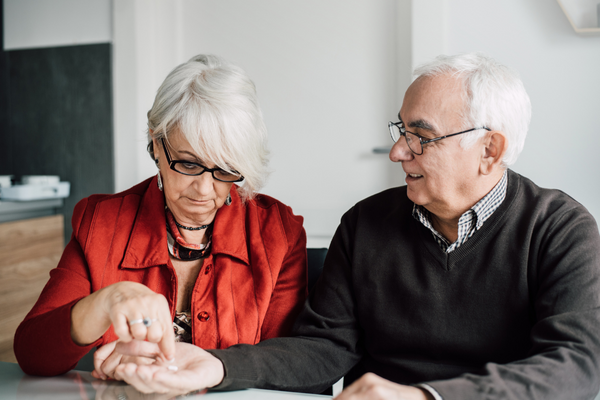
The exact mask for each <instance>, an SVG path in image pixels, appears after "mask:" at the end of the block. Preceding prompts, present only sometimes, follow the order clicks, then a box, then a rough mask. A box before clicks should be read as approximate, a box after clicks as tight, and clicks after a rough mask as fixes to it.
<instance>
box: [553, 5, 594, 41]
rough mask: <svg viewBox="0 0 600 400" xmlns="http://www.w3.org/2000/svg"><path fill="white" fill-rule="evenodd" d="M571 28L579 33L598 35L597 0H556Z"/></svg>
mask: <svg viewBox="0 0 600 400" xmlns="http://www.w3.org/2000/svg"><path fill="white" fill-rule="evenodd" d="M556 1H558V4H559V5H560V8H562V10H563V12H564V13H565V16H566V17H567V19H568V20H569V23H570V24H571V26H572V27H573V30H575V32H577V33H578V34H580V35H585V36H591V35H600V26H599V25H600V21H599V20H600V15H599V14H600V10H599V8H598V7H600V6H599V5H598V4H600V1H599V0H556Z"/></svg>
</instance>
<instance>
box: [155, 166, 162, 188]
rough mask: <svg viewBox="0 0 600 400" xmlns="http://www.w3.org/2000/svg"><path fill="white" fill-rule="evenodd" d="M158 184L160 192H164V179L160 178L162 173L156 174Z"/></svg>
mask: <svg viewBox="0 0 600 400" xmlns="http://www.w3.org/2000/svg"><path fill="white" fill-rule="evenodd" d="M156 178H157V180H156V183H157V184H158V190H160V191H161V192H162V190H163V184H162V179H161V178H160V171H158V173H157V174H156Z"/></svg>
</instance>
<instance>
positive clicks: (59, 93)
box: [0, 44, 114, 238]
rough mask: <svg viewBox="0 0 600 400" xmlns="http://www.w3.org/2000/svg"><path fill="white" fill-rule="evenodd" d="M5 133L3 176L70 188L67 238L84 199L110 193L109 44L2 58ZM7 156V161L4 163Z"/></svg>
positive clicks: (10, 54)
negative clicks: (56, 181)
mask: <svg viewBox="0 0 600 400" xmlns="http://www.w3.org/2000/svg"><path fill="white" fill-rule="evenodd" d="M5 54H7V55H8V85H9V88H8V105H7V108H6V109H8V124H7V125H8V129H7V131H6V132H3V134H2V142H3V144H6V142H5V139H6V138H8V137H11V138H12V143H11V141H8V142H9V143H8V146H7V148H5V149H4V150H3V151H2V152H1V153H0V158H1V159H2V160H1V161H0V174H13V175H15V176H16V177H17V178H19V177H20V176H22V175H59V176H60V177H61V180H63V181H69V182H71V196H70V197H69V198H67V199H65V205H64V207H63V210H62V212H63V214H64V216H65V237H66V238H68V237H70V234H71V222H70V221H71V214H72V212H73V207H74V206H75V204H76V203H77V201H79V200H80V199H81V198H83V197H86V196H89V195H90V194H93V193H113V192H114V173H113V169H114V167H113V166H114V162H113V133H112V131H113V128H112V93H111V88H112V84H111V46H110V44H96V45H84V46H68V47H56V48H44V49H31V50H15V51H9V52H5ZM7 151H8V152H9V153H10V157H6V158H5V156H6V153H7Z"/></svg>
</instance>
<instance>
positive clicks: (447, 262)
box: [412, 169, 521, 272]
mask: <svg viewBox="0 0 600 400" xmlns="http://www.w3.org/2000/svg"><path fill="white" fill-rule="evenodd" d="M507 178H508V183H507V189H506V198H505V199H504V201H503V202H502V204H500V206H499V207H498V209H497V210H496V211H494V213H493V214H492V215H491V216H490V217H489V218H488V220H487V221H485V223H484V224H483V226H482V227H481V228H480V229H479V230H477V231H476V232H475V233H474V234H473V236H471V237H470V238H469V239H468V240H467V241H466V242H465V243H463V244H462V245H461V246H460V247H459V248H457V249H456V250H453V251H451V252H450V253H446V252H445V251H443V250H442V249H441V248H440V246H439V244H438V243H437V242H436V241H435V239H434V237H433V233H432V232H431V231H430V230H429V229H427V228H426V227H425V226H423V224H421V223H420V222H419V221H417V220H416V219H414V218H413V221H412V223H413V224H414V225H413V226H414V227H415V229H416V230H417V231H418V232H419V235H420V238H421V240H420V241H419V243H420V246H421V247H422V249H421V250H422V251H424V252H427V253H428V254H429V255H431V257H432V258H433V259H434V260H435V261H436V262H437V263H438V264H439V266H440V267H441V268H442V269H444V270H445V271H447V272H450V271H452V270H453V269H454V267H455V266H456V265H457V264H459V263H460V262H461V261H462V260H463V259H464V258H465V257H467V256H469V255H470V254H471V253H472V252H473V251H475V250H476V249H478V248H479V247H480V246H482V245H484V244H485V243H487V242H489V241H490V240H491V238H492V237H494V233H495V232H497V230H498V229H500V226H501V225H502V224H501V222H502V221H504V220H505V219H506V218H507V217H508V216H509V210H510V208H511V206H512V204H513V203H514V201H515V199H516V198H517V196H518V194H519V191H520V188H521V181H520V179H519V175H518V174H516V173H514V172H513V171H512V170H510V169H509V170H508V177H507ZM483 247H485V246H483Z"/></svg>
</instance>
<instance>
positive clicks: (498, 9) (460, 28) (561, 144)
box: [415, 0, 600, 221]
mask: <svg viewBox="0 0 600 400" xmlns="http://www.w3.org/2000/svg"><path fill="white" fill-rule="evenodd" d="M445 1H446V2H447V5H446V9H447V10H448V11H447V14H446V21H445V23H446V27H447V28H446V29H447V33H446V35H447V39H446V40H447V42H446V51H447V52H448V53H460V52H469V51H483V52H485V53H487V54H489V55H491V56H492V57H494V58H496V59H498V60H499V61H501V62H503V63H505V64H507V65H509V66H511V67H513V68H515V69H516V70H517V71H519V73H520V75H521V78H522V80H523V82H524V84H525V88H526V89H527V91H528V93H529V95H530V97H531V102H532V106H533V116H532V121H531V129H530V131H529V135H528V137H527V140H526V143H525V149H524V151H523V153H522V154H521V156H520V158H519V160H518V161H517V163H516V164H515V165H514V167H513V169H514V170H516V171H517V172H519V173H521V174H523V175H525V176H527V177H529V178H530V179H532V180H533V181H534V182H536V183H537V184H538V185H540V186H544V187H550V188H558V189H561V190H563V191H565V192H566V193H568V194H569V195H571V196H572V197H573V198H575V199H576V200H578V201H579V202H581V203H582V204H583V205H584V206H586V207H587V208H588V209H589V210H590V212H591V213H592V214H593V215H594V217H595V218H596V220H597V221H600V157H599V156H598V150H599V149H600V122H599V120H598V114H599V113H600V35H598V36H593V37H582V36H578V35H577V34H576V33H575V32H574V31H573V29H572V28H571V25H570V24H569V22H568V20H567V18H566V17H565V15H564V14H563V13H562V11H561V9H560V7H559V5H558V3H557V2H556V1H554V0H553V1H550V0H529V1H523V0H503V1H481V0H445ZM591 11H595V10H591ZM415 23H416V22H415Z"/></svg>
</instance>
